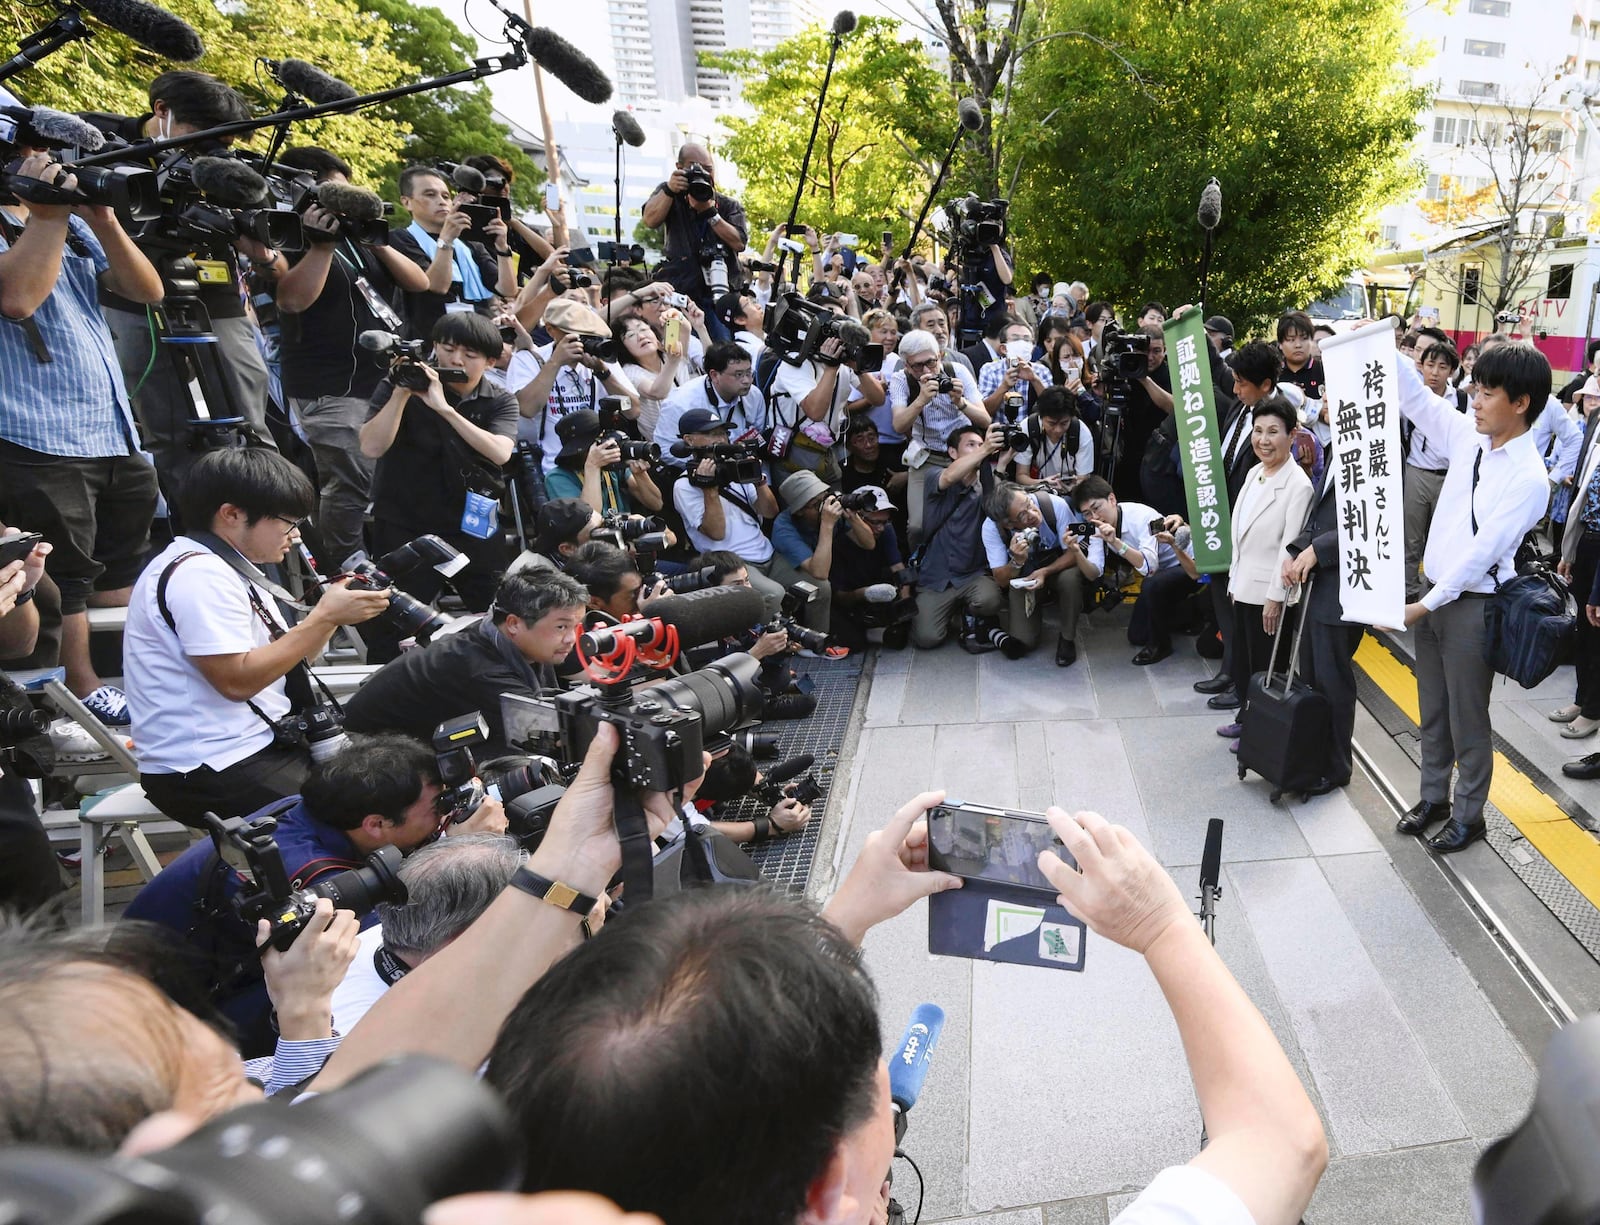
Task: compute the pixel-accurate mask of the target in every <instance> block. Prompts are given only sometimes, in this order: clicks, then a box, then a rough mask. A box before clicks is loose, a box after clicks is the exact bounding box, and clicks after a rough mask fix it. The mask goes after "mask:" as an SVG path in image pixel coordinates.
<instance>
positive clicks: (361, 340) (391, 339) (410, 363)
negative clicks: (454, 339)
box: [356, 329, 467, 391]
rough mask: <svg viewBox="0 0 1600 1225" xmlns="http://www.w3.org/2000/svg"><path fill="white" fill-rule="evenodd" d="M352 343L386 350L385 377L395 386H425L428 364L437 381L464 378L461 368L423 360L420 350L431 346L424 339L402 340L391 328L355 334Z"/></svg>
mask: <svg viewBox="0 0 1600 1225" xmlns="http://www.w3.org/2000/svg"><path fill="white" fill-rule="evenodd" d="M356 343H357V344H358V345H360V346H361V347H362V348H363V349H365V350H367V352H369V353H380V354H381V353H387V354H389V355H390V357H389V381H390V382H391V383H393V384H394V385H395V386H396V387H404V388H405V389H406V390H407V391H426V390H427V389H428V376H427V375H426V374H424V373H423V367H424V366H430V367H432V368H433V371H434V373H435V374H437V375H438V376H439V381H440V382H441V383H465V382H466V381H467V372H466V371H465V370H443V369H440V367H439V366H438V365H437V364H436V363H434V362H428V361H424V360H423V354H425V353H426V352H427V351H428V349H429V348H430V347H431V345H430V344H429V343H428V342H426V341H422V340H404V339H402V338H401V337H399V336H396V335H395V334H394V333H393V332H382V331H379V330H377V329H373V330H371V331H367V332H362V333H361V334H360V335H359V336H357V337H356Z"/></svg>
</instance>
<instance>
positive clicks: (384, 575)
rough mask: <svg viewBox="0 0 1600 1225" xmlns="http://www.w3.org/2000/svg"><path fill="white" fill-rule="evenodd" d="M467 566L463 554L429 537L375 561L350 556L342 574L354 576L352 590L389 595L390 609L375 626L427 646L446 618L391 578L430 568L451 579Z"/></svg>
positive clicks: (357, 555)
mask: <svg viewBox="0 0 1600 1225" xmlns="http://www.w3.org/2000/svg"><path fill="white" fill-rule="evenodd" d="M467 562H468V558H467V555H466V554H465V553H463V552H461V551H460V550H459V549H457V548H456V547H455V546H454V545H452V544H450V543H449V542H447V541H445V540H443V539H442V538H440V537H438V536H435V535H432V534H431V533H430V534H429V535H426V536H418V537H417V538H416V539H415V540H411V541H407V542H406V543H405V544H403V545H401V546H400V547H399V548H398V549H394V550H392V551H390V552H388V553H385V554H384V555H383V556H382V557H380V558H378V560H377V561H372V560H370V559H369V558H368V557H367V556H366V554H365V553H356V554H353V555H352V556H351V557H349V558H347V559H346V560H345V565H344V570H345V573H346V574H349V575H351V576H353V577H352V581H351V583H350V586H351V587H353V588H354V589H355V590H357V591H387V592H388V593H389V607H388V609H387V610H386V611H384V612H382V613H380V614H379V615H378V617H377V618H376V622H377V623H378V624H381V625H385V626H387V627H388V628H390V629H391V630H393V631H395V632H396V633H397V634H399V635H400V636H401V637H402V638H415V639H416V640H417V641H418V642H427V641H428V639H430V638H432V637H433V636H434V635H435V634H437V633H438V632H439V631H440V630H442V629H443V628H444V627H445V625H446V624H447V622H446V621H445V618H444V617H443V616H442V615H440V614H439V613H438V612H436V611H434V610H433V609H432V608H430V607H429V606H428V605H426V604H424V603H423V602H422V601H421V600H419V599H417V598H416V597H415V596H413V595H410V594H408V593H407V592H404V591H402V590H400V588H398V587H396V586H395V585H394V578H393V577H392V576H393V575H396V574H409V573H410V572H411V571H412V570H419V569H421V568H422V567H423V566H432V567H433V568H434V569H435V570H436V571H438V572H439V574H440V575H442V576H443V577H445V578H451V577H453V576H454V575H457V574H460V573H461V571H462V570H464V569H466V566H467Z"/></svg>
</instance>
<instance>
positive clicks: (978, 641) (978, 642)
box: [961, 634, 998, 655]
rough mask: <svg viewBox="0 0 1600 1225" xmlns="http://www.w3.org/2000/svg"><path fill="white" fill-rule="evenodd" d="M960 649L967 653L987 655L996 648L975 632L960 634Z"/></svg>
mask: <svg viewBox="0 0 1600 1225" xmlns="http://www.w3.org/2000/svg"><path fill="white" fill-rule="evenodd" d="M961 649H962V650H963V651H965V652H966V653H967V654H968V655H987V654H988V653H989V652H990V651H993V650H996V649H998V648H996V646H995V645H994V643H992V642H990V641H989V640H988V639H987V638H979V637H978V636H977V635H976V634H962V635H961Z"/></svg>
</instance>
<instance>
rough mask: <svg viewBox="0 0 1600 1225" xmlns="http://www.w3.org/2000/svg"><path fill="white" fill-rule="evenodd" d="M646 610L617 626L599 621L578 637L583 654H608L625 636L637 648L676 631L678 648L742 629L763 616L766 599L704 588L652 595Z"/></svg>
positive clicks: (742, 590) (749, 593)
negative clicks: (641, 616)
mask: <svg viewBox="0 0 1600 1225" xmlns="http://www.w3.org/2000/svg"><path fill="white" fill-rule="evenodd" d="M649 612H650V615H649V616H648V617H643V618H640V619H639V620H637V621H624V622H623V623H622V624H620V625H604V626H598V627H596V628H595V629H592V630H590V631H589V632H588V633H586V634H584V635H583V636H582V637H581V638H579V639H578V645H579V647H580V648H581V649H582V651H583V654H584V655H585V656H589V657H592V656H596V655H609V654H610V653H611V652H612V651H613V650H615V649H616V647H617V646H618V645H619V644H620V643H621V641H622V640H623V639H624V638H631V639H633V640H634V641H635V642H636V643H637V644H638V645H639V646H640V647H644V648H649V647H650V646H652V645H653V644H654V645H657V646H659V645H661V644H662V642H664V640H665V638H666V631H667V630H672V631H675V634H676V637H677V645H678V649H679V650H680V651H686V650H688V649H689V648H690V647H698V646H704V645H705V644H706V643H708V642H720V641H722V639H724V638H732V637H734V636H735V635H738V634H742V633H744V632H745V631H746V630H748V629H750V628H751V627H752V626H755V625H759V624H760V623H761V622H762V621H764V620H765V619H766V601H765V600H763V599H762V598H761V593H760V592H758V591H754V590H752V589H751V588H749V587H707V588H705V589H704V590H702V591H691V592H689V593H688V594H687V595H664V596H660V597H658V598H657V599H654V600H651V601H650V605H649Z"/></svg>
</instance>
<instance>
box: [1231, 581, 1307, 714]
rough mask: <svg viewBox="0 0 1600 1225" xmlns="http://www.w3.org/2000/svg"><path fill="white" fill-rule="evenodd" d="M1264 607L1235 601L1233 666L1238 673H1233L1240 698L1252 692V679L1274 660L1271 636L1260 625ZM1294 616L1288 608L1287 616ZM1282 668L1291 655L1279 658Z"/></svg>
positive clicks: (1284, 653)
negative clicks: (1271, 659)
mask: <svg viewBox="0 0 1600 1225" xmlns="http://www.w3.org/2000/svg"><path fill="white" fill-rule="evenodd" d="M1261 613H1262V606H1261V605H1260V604H1245V603H1242V602H1241V601H1238V600H1235V601H1234V602H1233V666H1234V668H1235V671H1234V672H1232V673H1230V675H1231V676H1232V677H1233V679H1234V683H1235V684H1236V685H1237V686H1238V690H1239V696H1240V697H1245V696H1246V695H1247V694H1249V692H1250V678H1251V677H1252V676H1254V675H1255V674H1256V673H1257V672H1265V671H1266V670H1267V661H1268V660H1269V659H1270V658H1271V657H1272V636H1271V635H1270V634H1268V633H1267V631H1266V630H1265V629H1263V628H1262V625H1261ZM1292 614H1293V610H1291V609H1288V608H1285V609H1284V610H1283V615H1284V617H1289V616H1291V615H1292ZM1278 664H1279V666H1281V667H1284V668H1287V667H1288V666H1289V654H1288V652H1287V651H1284V652H1283V653H1282V654H1281V655H1280V656H1279V658H1278Z"/></svg>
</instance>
